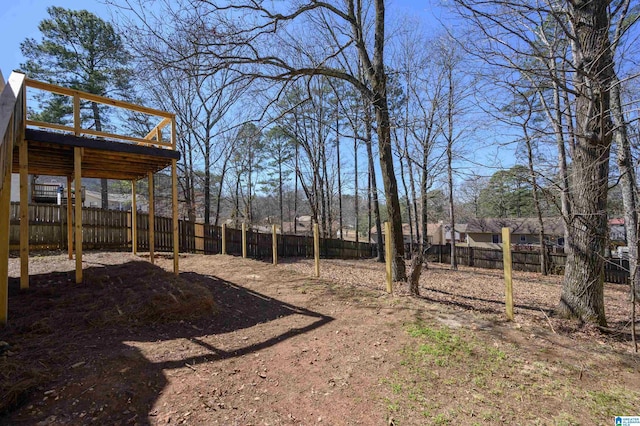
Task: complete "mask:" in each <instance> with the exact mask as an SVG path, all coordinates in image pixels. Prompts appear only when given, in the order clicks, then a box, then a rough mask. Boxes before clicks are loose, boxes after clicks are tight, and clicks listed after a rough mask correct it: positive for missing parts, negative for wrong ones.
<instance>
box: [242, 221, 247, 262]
mask: <svg viewBox="0 0 640 426" xmlns="http://www.w3.org/2000/svg"><path fill="white" fill-rule="evenodd" d="M242 257H243V258H245V259H246V258H247V224H246V223H244V222H242Z"/></svg>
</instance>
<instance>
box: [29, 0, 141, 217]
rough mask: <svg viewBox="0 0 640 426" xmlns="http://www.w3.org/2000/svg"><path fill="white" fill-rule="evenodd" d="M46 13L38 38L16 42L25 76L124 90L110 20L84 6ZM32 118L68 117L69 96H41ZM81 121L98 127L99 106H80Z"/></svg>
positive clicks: (91, 89) (97, 90) (120, 48)
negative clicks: (45, 97)
mask: <svg viewBox="0 0 640 426" xmlns="http://www.w3.org/2000/svg"><path fill="white" fill-rule="evenodd" d="M47 12H48V13H49V18H47V19H44V20H42V21H41V22H40V24H39V25H38V29H39V30H40V32H41V33H42V39H41V40H40V41H38V40H35V39H33V38H28V39H26V40H25V41H24V42H22V44H21V46H20V48H21V50H22V54H23V55H24V56H25V58H27V61H26V62H25V63H24V64H22V65H21V69H22V71H23V72H24V73H25V74H27V76H28V77H30V78H33V79H36V80H41V81H46V82H49V83H52V84H57V85H59V86H63V87H68V88H71V89H77V90H81V91H84V92H88V93H92V94H95V95H101V96H113V95H114V94H117V95H119V96H120V97H126V95H127V93H129V89H130V86H129V80H130V76H131V73H132V71H131V69H130V68H129V66H128V65H129V62H130V55H129V54H128V53H127V51H126V49H125V46H124V43H123V41H122V39H121V37H120V36H119V35H118V34H117V33H116V31H115V29H114V28H113V26H112V25H111V24H110V23H108V22H105V21H104V20H102V19H100V18H99V17H98V16H96V15H94V14H92V13H91V12H88V11H86V10H80V11H75V10H69V9H64V8H61V7H49V8H48V9H47ZM42 101H43V109H42V110H41V111H40V112H38V113H37V114H36V117H35V118H36V119H38V120H43V121H48V122H54V123H68V122H69V121H70V120H72V119H71V118H70V117H71V115H72V113H73V107H72V105H71V99H70V98H69V97H61V96H51V97H49V98H47V99H43V100H42ZM80 108H81V118H82V120H83V125H87V126H90V127H93V129H94V130H97V131H103V129H104V127H105V126H106V125H108V120H107V117H106V113H105V109H104V107H103V106H102V105H100V104H98V103H95V102H84V103H82V104H81V106H80ZM101 186H102V206H103V208H108V205H109V203H108V191H107V180H106V179H102V185H101Z"/></svg>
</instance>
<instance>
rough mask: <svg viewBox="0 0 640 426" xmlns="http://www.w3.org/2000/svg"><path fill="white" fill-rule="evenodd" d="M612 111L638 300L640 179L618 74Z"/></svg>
mask: <svg viewBox="0 0 640 426" xmlns="http://www.w3.org/2000/svg"><path fill="white" fill-rule="evenodd" d="M612 84H613V86H612V88H611V111H612V113H613V123H614V126H615V129H614V132H613V137H614V140H615V143H616V156H617V163H618V169H619V170H620V185H621V187H622V203H623V205H624V227H625V231H626V237H627V246H628V247H629V271H630V282H631V286H632V291H634V292H635V295H636V300H638V298H640V274H638V251H639V247H638V243H639V242H638V210H637V209H638V199H637V197H636V194H637V189H638V182H637V178H636V172H635V169H634V167H633V156H632V154H631V144H630V142H629V137H628V134H627V125H626V121H625V119H624V113H623V111H622V98H621V94H620V82H619V81H618V79H617V76H615V77H614V79H613V81H612Z"/></svg>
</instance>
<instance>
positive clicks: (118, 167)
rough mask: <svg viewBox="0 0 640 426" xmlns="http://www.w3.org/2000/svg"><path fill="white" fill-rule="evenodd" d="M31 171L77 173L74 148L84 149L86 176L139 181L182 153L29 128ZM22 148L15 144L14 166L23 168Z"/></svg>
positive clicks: (62, 174) (57, 173) (42, 173)
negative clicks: (74, 170) (20, 165)
mask: <svg viewBox="0 0 640 426" xmlns="http://www.w3.org/2000/svg"><path fill="white" fill-rule="evenodd" d="M25 141H26V142H27V145H28V155H29V162H28V164H29V174H35V175H50V176H71V175H73V157H74V148H82V149H83V151H84V152H83V154H82V177H87V178H106V179H121V180H139V179H143V178H146V177H147V176H148V174H149V172H151V173H156V172H159V171H160V170H163V169H165V168H167V167H169V166H171V160H179V159H180V153H179V152H178V151H174V150H171V149H164V148H157V147H154V146H148V145H146V146H145V145H136V144H133V143H125V142H119V141H116V140H107V139H95V138H91V137H89V136H75V135H71V134H68V133H53V132H50V131H46V130H37V129H30V128H27V129H26V131H25ZM18 149H19V148H18V147H14V154H13V169H14V171H17V170H18V168H19V155H18Z"/></svg>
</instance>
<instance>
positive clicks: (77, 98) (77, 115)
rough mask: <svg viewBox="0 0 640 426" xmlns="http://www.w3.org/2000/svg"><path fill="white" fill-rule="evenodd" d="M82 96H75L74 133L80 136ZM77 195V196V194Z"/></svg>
mask: <svg viewBox="0 0 640 426" xmlns="http://www.w3.org/2000/svg"><path fill="white" fill-rule="evenodd" d="M80 128H81V127H80V95H78V94H77V93H76V94H75V95H73V133H74V134H75V135H76V136H80ZM76 195H77V194H76Z"/></svg>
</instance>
